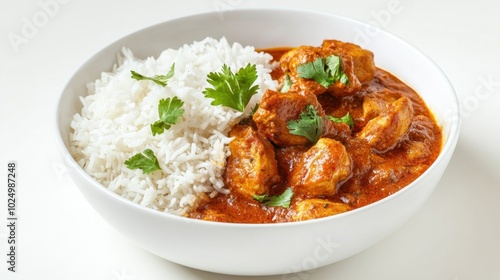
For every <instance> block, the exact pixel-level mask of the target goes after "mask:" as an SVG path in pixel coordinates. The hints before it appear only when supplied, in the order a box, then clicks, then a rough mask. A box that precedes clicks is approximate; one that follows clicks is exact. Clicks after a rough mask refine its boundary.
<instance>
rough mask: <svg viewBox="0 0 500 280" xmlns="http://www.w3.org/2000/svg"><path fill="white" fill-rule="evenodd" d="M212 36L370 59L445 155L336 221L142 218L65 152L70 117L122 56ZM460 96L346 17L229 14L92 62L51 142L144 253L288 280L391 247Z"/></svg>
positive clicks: (407, 51) (442, 162) (444, 160)
mask: <svg viewBox="0 0 500 280" xmlns="http://www.w3.org/2000/svg"><path fill="white" fill-rule="evenodd" d="M207 36H211V37H214V38H217V39H219V38H221V37H223V36H225V37H226V38H227V39H228V41H229V42H239V43H241V44H243V45H253V46H256V47H279V46H299V45H306V44H309V45H319V44H320V43H321V42H322V40H323V39H326V38H335V39H339V40H343V41H349V42H354V43H357V44H360V45H361V46H362V47H364V48H367V49H369V50H371V51H373V52H374V53H375V61H376V64H377V65H378V66H379V67H382V68H384V69H387V70H389V71H390V72H392V73H393V74H395V75H396V76H397V77H399V78H401V79H402V80H403V81H405V82H406V83H408V84H409V85H411V86H412V87H413V88H414V89H415V90H416V91H417V92H418V93H420V95H421V96H422V97H423V99H424V100H425V102H426V103H427V104H428V106H429V107H430V109H431V110H432V111H433V112H434V114H435V115H436V118H437V120H438V122H439V123H440V124H441V125H442V129H443V135H444V145H443V149H442V152H441V154H440V155H439V157H438V158H437V160H436V162H435V163H434V164H433V165H432V166H431V167H430V168H429V169H428V170H427V171H426V172H425V173H424V174H423V175H422V176H420V177H419V178H418V179H417V180H416V181H414V182H413V183H411V184H410V185H408V186H407V187H405V188H404V189H403V190H401V191H399V192H397V193H396V194H394V195H391V196H389V197H387V198H385V199H382V200H380V201H378V202H376V203H373V204H371V205H368V206H366V207H362V208H359V209H356V210H353V211H350V212H347V213H343V214H339V215H336V216H332V217H327V218H322V219H317V220H310V221H304V222H294V223H283V224H229V223H217V222H208V221H200V220H193V219H188V218H183V217H178V216H174V215H170V214H166V213H162V212H159V211H155V210H152V209H148V208H145V207H143V206H140V205H138V204H135V203H133V202H131V201H128V200H126V199H124V198H122V197H120V196H118V195H117V194H115V193H113V192H111V191H109V190H108V189H106V188H105V187H103V186H102V185H100V184H99V183H97V182H96V181H95V180H94V179H92V178H91V177H90V176H89V175H87V174H86V173H85V172H84V171H83V170H82V169H81V168H80V167H79V166H78V164H77V163H76V162H75V161H74V159H73V158H72V157H71V156H70V154H69V152H68V147H69V143H68V135H69V133H70V127H69V125H70V121H71V119H72V117H73V115H74V114H75V113H77V112H79V111H80V109H81V103H80V100H79V97H80V96H84V95H86V94H87V93H86V84H87V83H88V82H91V81H94V80H95V79H97V78H98V77H99V75H100V73H101V72H103V71H110V70H111V67H112V65H113V64H114V63H115V62H116V60H115V59H116V54H117V53H119V52H120V50H121V48H122V47H124V46H125V47H128V48H130V49H131V50H132V51H133V53H134V54H135V55H136V56H137V57H141V58H145V57H148V56H158V55H159V54H160V53H161V51H163V50H164V49H166V48H179V47H180V46H182V45H183V44H186V43H188V44H190V43H192V42H193V41H199V40H202V39H203V38H205V37H207ZM459 122H460V118H459V109H458V102H457V98H456V95H455V93H454V90H453V88H452V86H451V85H450V83H449V81H448V80H447V78H446V76H445V75H444V74H443V73H442V72H441V70H440V69H439V68H438V67H437V66H436V65H435V64H434V63H433V62H432V61H431V60H430V59H429V58H427V57H426V56H425V55H423V54H422V53H421V52H420V51H418V50H417V49H416V48H414V47H412V46H411V45H409V44H408V43H406V42H404V41H402V40H401V39H399V38H397V37H395V36H393V35H391V34H388V33H387V32H384V31H382V30H378V29H375V28H373V27H368V26H367V25H365V24H363V23H360V22H356V21H354V20H351V19H347V18H344V17H340V16H336V15H332V14H325V13H318V12H311V11H298V10H269V9H258V10H233V11H224V12H222V13H216V12H213V13H206V14H199V15H193V16H188V17H184V18H180V19H176V20H172V21H168V22H164V23H161V24H158V25H155V26H152V27H148V28H146V29H143V30H140V31H138V32H135V33H133V34H131V35H129V36H126V37H124V38H122V39H120V40H118V41H116V42H115V43H113V44H111V45H110V46H108V47H106V48H104V49H103V50H102V51H100V52H98V53H97V54H95V55H94V56H93V57H91V58H90V59H89V60H88V61H87V62H86V63H85V64H84V65H83V66H82V67H81V68H80V69H79V70H78V71H77V72H76V73H75V74H74V76H73V77H72V78H71V80H70V81H69V82H68V84H67V86H66V88H65V90H64V92H63V93H62V95H61V98H60V101H59V105H58V108H57V124H56V125H57V139H58V146H59V150H60V152H61V154H62V158H63V159H64V161H65V164H67V165H68V166H70V172H69V173H70V175H71V177H72V179H73V180H74V182H75V184H76V186H78V188H79V189H80V191H81V192H82V193H83V195H84V197H85V198H86V199H87V200H88V202H89V203H90V204H91V205H92V206H93V207H94V208H95V209H96V211H97V212H98V213H99V214H100V215H102V217H104V219H106V220H107V221H108V222H109V223H110V224H111V225H112V226H113V227H115V228H116V229H117V230H118V231H119V232H121V233H122V234H123V235H125V236H127V237H128V238H130V239H131V240H133V241H135V242H136V243H137V244H138V245H139V246H141V247H142V248H144V249H146V250H148V251H150V252H152V253H153V254H156V255H158V256H160V257H162V258H165V259H167V260H170V261H172V262H175V263H179V264H182V265H186V266H188V267H193V268H197V269H201V270H206V271H211V272H218V273H225V274H238V275H270V274H287V273H294V272H298V271H303V270H308V269H314V268H318V267H321V266H324V265H328V264H331V263H334V262H337V261H340V260H342V259H345V258H347V257H349V256H352V255H354V254H356V253H358V252H360V251H363V250H365V249H366V248H368V247H370V246H371V245H373V244H374V243H376V242H378V241H380V240H381V239H383V238H385V237H387V236H388V235H389V234H391V233H392V232H394V231H395V230H396V229H397V228H398V227H400V226H401V225H402V224H403V223H404V222H405V221H406V220H408V219H409V217H410V216H411V215H412V214H414V213H415V212H416V211H417V210H418V209H419V207H420V206H421V205H422V204H423V202H424V201H425V200H426V199H427V198H428V197H429V195H430V194H431V193H432V191H433V190H434V188H435V186H436V185H437V183H438V181H439V179H440V178H441V175H442V174H443V172H444V171H445V169H446V166H447V164H448V162H449V160H450V158H451V155H452V153H453V150H454V148H455V145H456V142H457V139H458V133H459Z"/></svg>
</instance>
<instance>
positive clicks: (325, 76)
mask: <svg viewBox="0 0 500 280" xmlns="http://www.w3.org/2000/svg"><path fill="white" fill-rule="evenodd" d="M325 61H326V67H325ZM341 62H342V61H341V59H340V57H338V56H336V55H330V56H328V57H326V59H324V58H322V57H318V58H317V59H316V60H315V61H313V62H308V63H304V64H301V65H299V66H298V67H297V74H298V75H299V78H305V79H313V80H315V81H316V82H317V83H318V84H320V85H322V86H323V87H325V88H328V87H330V86H331V85H333V84H334V83H335V82H337V81H339V82H341V83H343V84H349V77H347V75H346V73H344V71H343V70H342V63H341Z"/></svg>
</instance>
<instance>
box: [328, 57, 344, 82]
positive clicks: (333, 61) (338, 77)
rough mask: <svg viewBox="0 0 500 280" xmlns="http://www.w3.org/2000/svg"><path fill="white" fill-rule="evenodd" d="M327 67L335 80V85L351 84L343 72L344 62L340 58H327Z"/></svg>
mask: <svg viewBox="0 0 500 280" xmlns="http://www.w3.org/2000/svg"><path fill="white" fill-rule="evenodd" d="M326 65H327V67H328V69H329V70H330V75H331V76H332V78H333V83H335V82H336V81H339V82H341V83H342V84H346V85H348V84H349V77H347V74H346V73H345V72H344V71H343V70H342V60H341V58H340V57H339V56H336V55H330V56H328V57H327V58H326ZM333 83H332V84H333Z"/></svg>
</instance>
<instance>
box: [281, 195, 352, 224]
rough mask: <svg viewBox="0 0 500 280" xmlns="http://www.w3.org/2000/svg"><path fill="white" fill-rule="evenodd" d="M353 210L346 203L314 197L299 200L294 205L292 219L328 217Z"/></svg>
mask: <svg viewBox="0 0 500 280" xmlns="http://www.w3.org/2000/svg"><path fill="white" fill-rule="evenodd" d="M349 210H351V207H350V206H349V205H347V204H345V203H339V202H331V201H329V200H326V199H320V198H312V199H306V200H302V201H299V202H297V203H296V204H295V205H293V206H292V211H291V212H290V213H292V214H291V217H290V219H291V220H292V221H305V220H311V219H317V218H322V217H328V216H332V215H336V214H340V213H343V212H347V211H349Z"/></svg>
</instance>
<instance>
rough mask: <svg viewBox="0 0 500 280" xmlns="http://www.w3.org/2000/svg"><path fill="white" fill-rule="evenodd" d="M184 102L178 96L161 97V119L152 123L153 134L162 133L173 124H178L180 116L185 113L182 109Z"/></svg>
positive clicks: (159, 109) (159, 112) (159, 111)
mask: <svg viewBox="0 0 500 280" xmlns="http://www.w3.org/2000/svg"><path fill="white" fill-rule="evenodd" d="M182 105H184V102H182V100H180V99H179V98H177V97H176V96H175V97H174V98H172V99H170V98H166V99H161V100H160V102H158V116H159V117H160V119H159V120H158V121H156V122H155V123H154V124H152V125H151V132H153V136H155V135H156V134H162V133H163V132H164V131H165V129H169V128H170V127H171V126H172V125H173V124H176V123H177V121H178V120H179V118H180V117H181V116H182V114H184V109H182V108H181V107H182Z"/></svg>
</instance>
